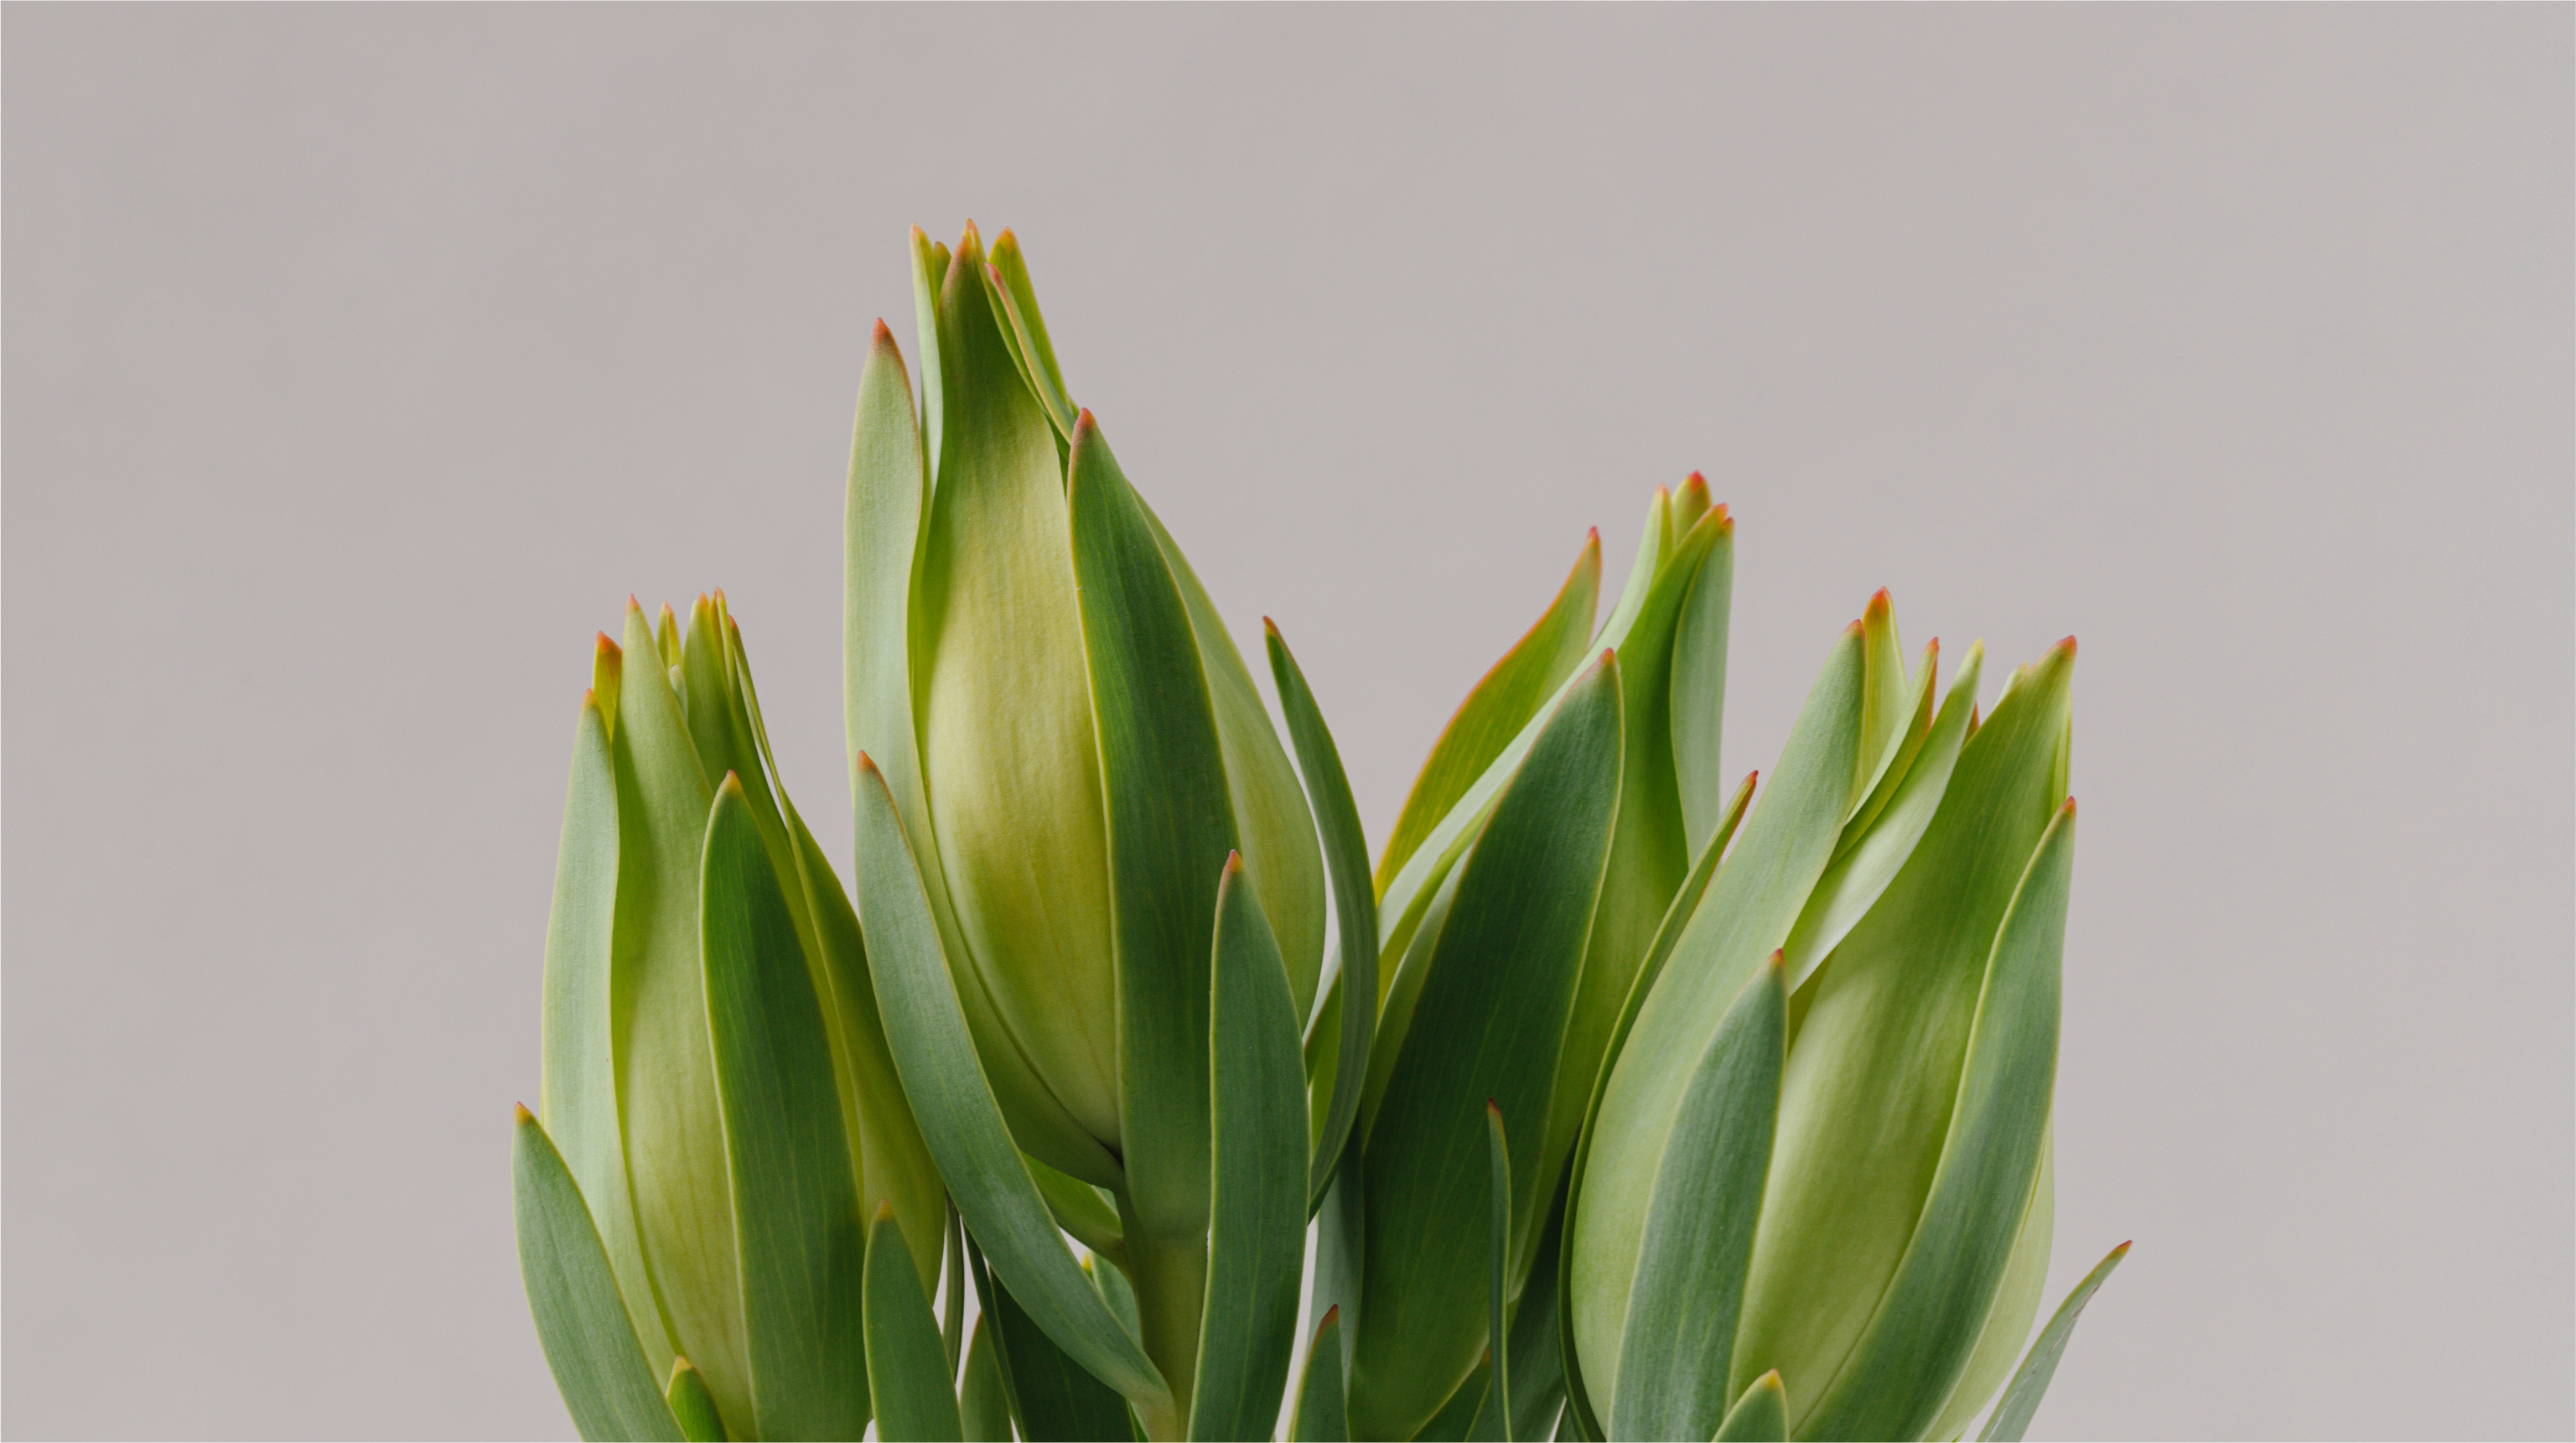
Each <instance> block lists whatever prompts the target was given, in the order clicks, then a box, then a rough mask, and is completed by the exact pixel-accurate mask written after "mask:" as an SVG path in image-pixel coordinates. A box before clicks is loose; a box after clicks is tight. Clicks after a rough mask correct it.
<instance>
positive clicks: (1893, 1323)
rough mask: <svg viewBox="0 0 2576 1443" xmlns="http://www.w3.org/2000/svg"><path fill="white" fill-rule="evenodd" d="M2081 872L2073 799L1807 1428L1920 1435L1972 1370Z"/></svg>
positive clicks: (2036, 1125) (2028, 880)
mask: <svg viewBox="0 0 2576 1443" xmlns="http://www.w3.org/2000/svg"><path fill="white" fill-rule="evenodd" d="M2052 730H2055V728H2052ZM2052 740H2053V738H2052ZM2074 873H2075V804H2074V803H2073V802H2071V801H2070V802H2068V803H2067V804H2066V805H2065V806H2064V807H2063V808H2062V809H2060V811H2059V812H2058V815H2057V817H2056V819H2055V820H2054V821H2052V822H2051V823H2050V824H2049V828H2048V831H2047V833H2046V834H2045V835H2043V836H2042V837H2041V839H2040V843H2039V849H2038V851H2037V852H2036V853H2035V854H2034V855H2033V856H2032V857H2031V859H2030V865H2029V868H2028V870H2027V871H2026V872H2024V874H2023V876H2022V879H2021V885H2020V886H2019V887H2018V888H2017V889H2016V890H2015V893H2014V896H2013V900H2012V904H2011V908H2010V910H2009V911H2007V912H2006V914H2005V916H2004V921H2003V926H2002V928H2001V929H2000V930H1999V931H1998V932H1997V934H1996V937H1995V942H1994V952H1993V957H1992V960H1991V961H1990V962H1989V963H1988V964H1987V967H1986V977H1985V987H1984V991H1983V995H1982V996H1981V997H1980V998H1979V1000H1978V1003H1977V1012H1976V1025H1975V1031H1974V1032H1973V1033H1972V1034H1971V1036H1970V1041H1969V1044H1968V1061H1967V1068H1966V1072H1965V1074H1964V1076H1963V1077H1962V1078H1961V1080H1960V1083H1959V1093H1958V1102H1957V1110H1956V1112H1955V1113H1954V1116H1953V1121H1952V1123H1951V1126H1950V1135H1949V1139H1948V1141H1947V1143H1946V1145H1945V1146H1944V1147H1943V1149H1942V1152H1941V1163H1940V1170H1939V1171H1938V1172H1937V1173H1935V1174H1934V1176H1933V1180H1932V1192H1931V1196H1930V1197H1929V1198H1928V1199H1927V1200H1926V1201H1925V1203H1924V1207H1923V1216H1922V1221H1921V1222H1920V1223H1919V1224H1918V1225H1917V1227H1916V1230H1915V1234H1914V1238H1913V1241H1912V1242H1911V1243H1910V1244H1909V1245H1908V1247H1907V1248H1906V1252H1905V1260H1904V1262H1903V1264H1902V1265H1901V1266H1900V1267H1899V1268H1898V1269H1897V1272H1896V1277H1895V1280H1894V1281H1893V1282H1892V1283H1890V1284H1889V1286H1888V1289H1887V1295H1886V1297H1885V1298H1884V1299H1882V1300H1881V1302H1880V1304H1879V1308H1878V1314H1877V1316H1876V1317H1874V1318H1872V1319H1871V1320H1870V1325H1869V1330H1868V1332H1866V1333H1865V1334H1863V1335H1862V1337H1861V1340H1860V1343H1859V1345H1858V1346H1856V1347H1855V1348H1854V1349H1853V1350H1852V1355H1851V1358H1850V1360H1849V1361H1848V1362H1846V1363H1845V1364H1844V1365H1843V1370H1842V1374H1841V1376H1840V1377H1838V1378H1836V1379H1834V1380H1833V1383H1832V1385H1831V1386H1830V1387H1829V1388H1828V1389H1827V1390H1826V1392H1825V1394H1824V1396H1823V1398H1822V1399H1821V1400H1820V1401H1819V1402H1818V1403H1817V1405H1816V1409H1815V1411H1814V1412H1813V1414H1811V1415H1810V1417H1809V1419H1808V1421H1807V1423H1806V1424H1805V1425H1804V1427H1803V1428H1802V1430H1801V1431H1804V1432H1809V1433H1812V1434H1815V1435H1817V1436H1824V1437H1844V1438H1862V1437H1899V1436H1911V1435H1912V1434H1914V1433H1915V1432H1917V1431H1919V1430H1921V1429H1922V1428H1923V1427H1925V1426H1926V1425H1928V1424H1929V1423H1931V1422H1932V1420H1933V1417H1934V1415H1935V1414H1937V1413H1938V1412H1939V1411H1940V1405H1941V1403H1942V1401H1943V1400H1945V1399H1946V1398H1947V1397H1948V1396H1949V1393H1950V1389H1951V1387H1952V1385H1954V1384H1955V1383H1957V1381H1958V1379H1959V1375H1960V1373H1961V1372H1962V1371H1963V1370H1964V1369H1965V1368H1966V1367H1967V1364H1968V1354H1969V1352H1970V1350H1972V1349H1973V1348H1974V1347H1975V1346H1976V1341H1977V1336H1978V1334H1979V1333H1980V1332H1981V1331H1982V1329H1983V1327H1984V1324H1985V1320H1986V1315H1987V1313H1988V1311H1989V1310H1990V1309H1991V1308H1993V1306H1994V1301H1995V1294H1996V1290H1997V1289H1998V1288H2000V1287H2001V1286H2002V1282H2003V1276H2004V1270H2005V1267H2006V1265H2007V1264H2008V1263H2009V1262H2010V1260H2011V1256H2012V1250H2013V1244H2014V1242H2015V1240H2016V1239H2017V1238H2018V1237H2019V1235H2020V1232H2021V1222H2022V1217H2023V1214H2024V1212H2025V1210H2026V1207H2027V1205H2028V1202H2029V1198H2030V1193H2031V1187H2032V1182H2033V1179H2034V1178H2035V1177H2036V1176H2037V1175H2038V1171H2039V1164H2040V1150H2041V1146H2042V1143H2043V1141H2044V1139H2045V1136H2046V1133H2047V1128H2048V1112H2049V1101H2050V1097H2051V1095H2052V1092H2053V1090H2054V1087H2055V1083H2056V1074H2057V1026H2058V1000H2059V980H2060V978H2059V971H2060V962H2061V958H2062V955H2063V952H2064V948H2065V942H2066V903H2067V896H2068V891H2069V888H2070V885H2071V883H2072V882H2073V879H2074Z"/></svg>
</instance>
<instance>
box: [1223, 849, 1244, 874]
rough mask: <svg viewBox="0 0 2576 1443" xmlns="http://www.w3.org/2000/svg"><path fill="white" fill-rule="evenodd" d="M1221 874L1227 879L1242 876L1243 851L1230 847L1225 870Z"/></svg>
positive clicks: (1226, 856) (1226, 855)
mask: <svg viewBox="0 0 2576 1443" xmlns="http://www.w3.org/2000/svg"><path fill="white" fill-rule="evenodd" d="M1220 875H1221V876H1223V877H1224V878H1226V879H1227V880H1232V879H1233V878H1236V877H1240V876H1242V875H1243V853H1241V852H1239V851H1235V850H1231V849H1229V850H1228V851H1227V852H1226V854H1225V870H1224V872H1222V873H1221V874H1220Z"/></svg>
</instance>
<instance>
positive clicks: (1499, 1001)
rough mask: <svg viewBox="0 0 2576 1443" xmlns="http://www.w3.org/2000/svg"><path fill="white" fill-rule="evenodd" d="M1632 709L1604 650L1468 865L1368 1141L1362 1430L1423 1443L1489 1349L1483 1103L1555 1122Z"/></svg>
mask: <svg viewBox="0 0 2576 1443" xmlns="http://www.w3.org/2000/svg"><path fill="white" fill-rule="evenodd" d="M1620 705H1621V703H1620V692H1619V666H1618V663H1617V661H1616V659H1615V658H1614V657H1613V656H1612V655H1610V654H1608V653H1604V654H1603V656H1602V658H1601V660H1600V661H1598V662H1596V663H1595V664H1594V665H1592V666H1590V667H1588V668H1586V669H1585V670H1584V671H1582V672H1580V673H1578V674H1577V676H1576V680H1575V684H1574V687H1573V689H1572V690H1571V691H1570V692H1569V693H1568V694H1567V697H1566V699H1565V701H1564V703H1563V704H1562V705H1561V706H1559V707H1558V708H1557V710H1556V712H1555V713H1554V715H1553V716H1552V717H1551V718H1550V719H1549V721H1548V724H1547V727H1546V729H1545V730H1543V731H1542V732H1541V733H1540V734H1539V736H1538V738H1537V741H1536V743H1535V744H1534V745H1533V746H1532V747H1531V748H1530V750H1529V753H1528V755H1527V758H1526V759H1525V760H1524V761H1523V762H1522V763H1521V765H1520V767H1519V768H1518V769H1517V770H1516V771H1515V773H1514V775H1513V777H1512V780H1511V785H1510V786H1509V787H1507V788H1505V789H1504V790H1503V792H1502V794H1501V796H1500V799H1499V800H1498V801H1497V803H1496V805H1495V808H1494V813H1493V818H1492V820H1491V821H1490V822H1489V823H1488V824H1487V825H1486V827H1485V829H1484V832H1483V835H1482V836H1481V838H1480V839H1479V840H1478V842H1477V844H1476V848H1475V850H1474V852H1473V853H1472V854H1471V855H1469V856H1468V858H1467V859H1466V861H1465V862H1464V863H1463V864H1462V866H1463V868H1464V871H1463V873H1462V875H1461V877H1460V880H1459V883H1458V890H1457V899H1456V901H1455V902H1454V903H1453V905H1452V907H1451V909H1450V913H1449V918H1448V922H1447V925H1446V926H1445V927H1444V928H1443V929H1442V930H1441V933H1440V936H1439V938H1438V947H1439V951H1438V953H1437V954H1436V955H1435V957H1434V958H1433V960H1432V962H1431V964H1430V968H1429V972H1428V975H1427V977H1426V979H1425V980H1424V982H1423V990H1422V997H1421V1001H1420V1003H1419V1004H1418V1005H1417V1006H1416V1008H1415V1013H1414V1017H1413V1025H1412V1026H1411V1027H1410V1028H1409V1029H1408V1030H1407V1032H1406V1033H1405V1035H1404V1042H1403V1048H1402V1053H1401V1055H1400V1056H1399V1057H1398V1059H1397V1061H1396V1063H1395V1067H1394V1072H1393V1079H1392V1081H1391V1082H1390V1084H1389V1086H1388V1088H1387V1091H1386V1095H1385V1101H1384V1102H1383V1103H1382V1105H1381V1106H1380V1109H1379V1112H1378V1116H1377V1119H1376V1121H1375V1123H1374V1124H1373V1126H1372V1128H1371V1130H1370V1134H1369V1137H1368V1142H1367V1159H1368V1161H1367V1166H1368V1188H1367V1207H1368V1218H1367V1228H1366V1242H1367V1249H1368V1252H1367V1258H1368V1261H1367V1264H1366V1268H1365V1271H1364V1274H1363V1286H1364V1288H1365V1302H1364V1304H1363V1306H1362V1307H1361V1309H1360V1315H1359V1318H1358V1319H1357V1322H1358V1332H1359V1346H1358V1349H1357V1352H1356V1367H1355V1368H1354V1370H1353V1373H1352V1375H1351V1380H1350V1397H1351V1426H1352V1427H1353V1429H1354V1430H1355V1431H1358V1432H1361V1433H1364V1434H1368V1435H1371V1436H1379V1435H1394V1436H1399V1437H1403V1436H1410V1435H1412V1434H1413V1433H1415V1432H1416V1431H1417V1430H1418V1429H1420V1427H1421V1426H1422V1425H1423V1423H1424V1421H1425V1420H1426V1419H1428V1418H1429V1417H1430V1416H1431V1414H1432V1413H1433V1412H1434V1411H1436V1410H1437V1409H1438V1408H1439V1407H1440V1406H1441V1404H1442V1401H1443V1400H1444V1399H1445V1398H1447V1397H1448V1396H1449V1395H1450V1393H1451V1391H1452V1390H1453V1389H1454V1388H1455V1387H1456V1385H1457V1383H1458V1381H1459V1380H1460V1379H1462V1378H1464V1377H1465V1376H1466V1373H1467V1371H1468V1369H1469V1368H1471V1367H1473V1366H1474V1365H1475V1361H1476V1358H1477V1357H1478V1355H1479V1354H1481V1353H1482V1352H1483V1351H1485V1333H1486V1328H1487V1321H1486V1317H1485V1307H1484V1302H1485V1293H1486V1290H1487V1285H1486V1279H1485V1263H1486V1257H1485V1251H1486V1250H1485V1247H1484V1239H1483V1238H1481V1237H1480V1236H1478V1232H1477V1230H1475V1229H1471V1228H1462V1227H1460V1226H1458V1220H1459V1219H1461V1218H1467V1217H1473V1216H1476V1215H1477V1213H1479V1212H1480V1211H1482V1204H1483V1203H1484V1202H1485V1192H1486V1182H1485V1179H1484V1177H1483V1176H1482V1175H1481V1174H1482V1173H1483V1171H1484V1169H1483V1168H1482V1167H1481V1166H1480V1164H1482V1163H1483V1162H1484V1160H1485V1152H1486V1146H1487V1143H1486V1138H1485V1136H1484V1132H1485V1129H1484V1123H1483V1118H1482V1109H1483V1107H1484V1105H1485V1103H1486V1102H1487V1101H1488V1100H1491V1101H1493V1102H1494V1103H1496V1104H1497V1105H1499V1106H1500V1107H1501V1108H1502V1109H1503V1112H1504V1113H1505V1115H1506V1116H1519V1117H1533V1118H1535V1117H1544V1116H1546V1114H1547V1109H1548V1105H1549V1100H1550V1097H1551V1094H1552V1092H1553V1089H1554V1086H1555V1082H1556V1073H1557V1065H1558V1060H1559V1053H1560V1050H1561V1049H1562V1047H1563V1045H1564V1036H1565V1025H1566V1017H1567V1014H1568V1011H1569V1009H1570V1008H1571V1007H1572V1005H1573V998H1574V990H1575V985H1576V982H1577V980H1578V974H1579V972H1580V970H1581V967H1582V958H1583V948H1584V943H1585V940H1586V938H1587V937H1588V935H1589V932H1590V927H1591V914H1592V908H1593V903H1594V902H1595V900H1596V899H1597V898H1598V896H1599V893H1600V887H1601V868H1602V864H1603V861H1604V859H1605V858H1606V857H1607V855H1608V851H1609V843H1610V831H1611V822H1612V817H1613V815H1614V813H1615V812H1616V810H1617V806H1618V790H1617V788H1618V774H1619V748H1620ZM1536 1151H1537V1150H1536V1149H1524V1150H1523V1152H1522V1154H1521V1156H1520V1157H1519V1158H1517V1159H1515V1160H1514V1163H1515V1168H1514V1174H1513V1177H1512V1185H1513V1186H1512V1193H1513V1196H1514V1197H1515V1198H1516V1199H1518V1200H1519V1201H1518V1203H1517V1205H1516V1206H1515V1207H1514V1209H1513V1212H1514V1217H1513V1236H1514V1242H1515V1249H1516V1251H1517V1248H1518V1243H1519V1240H1520V1239H1521V1238H1523V1237H1525V1236H1526V1235H1527V1234H1528V1233H1529V1231H1531V1230H1532V1229H1533V1228H1534V1226H1535V1224H1536V1222H1537V1221H1538V1219H1537V1217H1536V1216H1535V1214H1536V1213H1537V1208H1536V1206H1535V1205H1534V1204H1533V1203H1532V1202H1531V1199H1532V1198H1533V1197H1534V1196H1537V1195H1539V1194H1541V1193H1542V1191H1543V1189H1542V1187H1541V1184H1542V1182H1543V1181H1552V1180H1543V1179H1541V1178H1540V1177H1539V1176H1538V1173H1539V1165H1540V1160H1539V1158H1538V1156H1537V1155H1536ZM1468 1416H1469V1418H1470V1419H1472V1418H1473V1416H1474V1415H1473V1411H1472V1409H1471V1410H1470V1412H1469V1415H1468ZM1460 1426H1461V1427H1462V1428H1463V1427H1464V1426H1465V1425H1464V1423H1462V1424H1461V1425H1460Z"/></svg>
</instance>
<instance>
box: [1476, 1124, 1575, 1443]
mask: <svg viewBox="0 0 2576 1443" xmlns="http://www.w3.org/2000/svg"><path fill="white" fill-rule="evenodd" d="M1569 1171H1570V1170H1569ZM1564 1254H1565V1182H1564V1180H1563V1179H1559V1180H1558V1182H1557V1187H1556V1198H1555V1200H1554V1201H1553V1202H1552V1203H1550V1204H1549V1206H1548V1210H1547V1227H1546V1229H1545V1230H1544V1231H1543V1232H1542V1233H1541V1234H1540V1235H1539V1244H1538V1249H1537V1253H1536V1262H1535V1264H1534V1265H1533V1266H1532V1267H1531V1268H1530V1275H1529V1280H1528V1281H1527V1282H1525V1283H1523V1284H1522V1285H1521V1295H1520V1298H1519V1300H1518V1301H1516V1302H1514V1303H1513V1304H1512V1319H1511V1324H1510V1326H1509V1329H1508V1330H1507V1332H1506V1334H1505V1336H1506V1338H1507V1339H1508V1340H1509V1345H1510V1363H1511V1374H1512V1377H1511V1390H1510V1396H1509V1398H1508V1399H1505V1398H1501V1397H1498V1396H1496V1395H1495V1394H1494V1393H1493V1392H1492V1391H1490V1390H1489V1391H1488V1392H1487V1393H1486V1395H1485V1401H1484V1404H1483V1405H1482V1406H1481V1407H1479V1408H1478V1409H1477V1410H1476V1421H1475V1423H1474V1425H1473V1426H1471V1427H1470V1428H1469V1429H1468V1430H1467V1436H1468V1438H1469V1439H1471V1440H1479V1443H1491V1440H1499V1439H1501V1438H1502V1436H1503V1428H1504V1426H1505V1425H1504V1421H1503V1417H1502V1411H1501V1410H1502V1407H1503V1405H1504V1404H1505V1403H1506V1402H1508V1403H1509V1404H1510V1406H1511V1423H1510V1427H1511V1430H1512V1436H1513V1437H1515V1438H1523V1439H1540V1438H1551V1437H1554V1436H1555V1434H1556V1422H1557V1416H1558V1415H1559V1414H1560V1413H1562V1412H1563V1411H1564V1409H1565V1366H1564V1348H1563V1347H1562V1346H1561V1345H1560V1343H1559V1342H1558V1332H1557V1316H1558V1309H1559V1304H1558V1301H1557V1296H1558V1291H1559V1289H1558V1286H1557V1285H1558V1283H1559V1282H1560V1281H1561V1280H1562V1274H1561V1272H1560V1270H1559V1268H1558V1266H1557V1264H1558V1260H1559V1259H1560V1258H1562V1257H1563V1256H1564Z"/></svg>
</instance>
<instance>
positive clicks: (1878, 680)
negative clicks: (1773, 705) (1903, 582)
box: [1851, 586, 1915, 806]
mask: <svg viewBox="0 0 2576 1443" xmlns="http://www.w3.org/2000/svg"><path fill="white" fill-rule="evenodd" d="M1860 637H1861V656H1862V663H1861V672H1862V682H1861V705H1860V758H1859V763H1858V765H1857V766H1855V767H1854V769H1853V772H1852V791H1851V798H1852V802H1853V805H1854V806H1858V804H1859V803H1860V801H1861V800H1862V799H1863V798H1864V797H1866V796H1868V795H1869V791H1870V788H1871V787H1872V786H1873V785H1874V784H1875V783H1876V782H1877V780H1878V776H1879V774H1880V773H1881V772H1883V771H1885V770H1886V769H1887V767H1888V764H1889V763H1890V762H1892V761H1893V760H1894V759H1895V757H1896V754H1897V752H1898V751H1899V750H1900V749H1901V747H1902V745H1903V741H1904V735H1905V722H1906V719H1907V718H1908V717H1911V716H1912V715H1913V714H1914V709H1915V695H1914V692H1915V688H1914V687H1913V686H1912V685H1911V684H1910V683H1909V682H1908V681H1907V680H1906V676H1905V651H1904V647H1903V643H1901V642H1900V641H1898V640H1897V636H1896V606H1895V603H1894V602H1893V601H1892V600H1891V599H1890V598H1889V597H1888V594H1887V588H1886V587H1884V586H1882V587H1880V588H1879V589H1878V591H1877V593H1876V594H1874V595H1872V596H1871V597H1870V599H1869V604H1868V605H1867V606H1865V607H1863V608H1861V613H1860Z"/></svg>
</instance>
